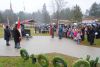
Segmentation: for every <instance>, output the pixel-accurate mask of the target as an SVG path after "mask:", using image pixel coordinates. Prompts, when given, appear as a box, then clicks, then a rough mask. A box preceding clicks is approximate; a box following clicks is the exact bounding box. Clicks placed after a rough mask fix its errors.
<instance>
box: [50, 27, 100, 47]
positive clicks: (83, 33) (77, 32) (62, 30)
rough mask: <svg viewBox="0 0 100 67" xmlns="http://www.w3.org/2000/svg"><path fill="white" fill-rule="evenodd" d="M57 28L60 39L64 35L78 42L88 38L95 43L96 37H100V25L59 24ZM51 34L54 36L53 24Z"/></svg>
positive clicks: (91, 43)
mask: <svg viewBox="0 0 100 67" xmlns="http://www.w3.org/2000/svg"><path fill="white" fill-rule="evenodd" d="M57 29H58V30H57V31H58V36H59V39H62V37H66V38H71V39H73V40H74V41H76V42H77V44H80V43H81V41H84V40H85V39H87V41H88V42H89V43H90V45H95V43H94V39H95V38H96V39H99V38H100V25H96V26H95V25H89V26H88V25H77V26H71V25H69V26H67V25H59V27H58V28H57ZM50 35H51V36H52V38H54V27H53V25H52V26H51V27H50Z"/></svg>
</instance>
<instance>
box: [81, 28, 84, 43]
mask: <svg viewBox="0 0 100 67" xmlns="http://www.w3.org/2000/svg"><path fill="white" fill-rule="evenodd" d="M81 31H82V35H81V38H82V41H84V39H85V28H84V27H82V29H81Z"/></svg>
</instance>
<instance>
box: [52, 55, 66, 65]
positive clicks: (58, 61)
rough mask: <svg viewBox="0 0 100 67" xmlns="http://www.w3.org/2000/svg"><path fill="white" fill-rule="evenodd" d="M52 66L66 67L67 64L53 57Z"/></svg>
mask: <svg viewBox="0 0 100 67" xmlns="http://www.w3.org/2000/svg"><path fill="white" fill-rule="evenodd" d="M53 65H54V67H62V66H60V65H63V67H67V63H66V62H65V61H64V60H63V59H61V58H59V57H55V58H54V59H53Z"/></svg>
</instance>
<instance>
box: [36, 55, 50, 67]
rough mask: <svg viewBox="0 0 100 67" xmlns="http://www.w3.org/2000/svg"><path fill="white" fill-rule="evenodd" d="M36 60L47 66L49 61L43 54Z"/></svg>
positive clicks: (43, 66) (44, 66)
mask: <svg viewBox="0 0 100 67" xmlns="http://www.w3.org/2000/svg"><path fill="white" fill-rule="evenodd" d="M37 60H38V62H39V64H40V65H41V66H42V67H48V66H49V62H48V60H47V58H46V57H45V56H43V55H39V56H38V58H37Z"/></svg>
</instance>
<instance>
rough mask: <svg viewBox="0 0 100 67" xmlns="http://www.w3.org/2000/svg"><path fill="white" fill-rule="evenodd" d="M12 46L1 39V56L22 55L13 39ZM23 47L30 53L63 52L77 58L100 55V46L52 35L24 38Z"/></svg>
mask: <svg viewBox="0 0 100 67" xmlns="http://www.w3.org/2000/svg"><path fill="white" fill-rule="evenodd" d="M10 43H11V46H6V45H5V41H4V39H3V38H1V39H0V56H20V53H19V50H18V49H15V48H14V42H13V40H12V41H10ZM21 47H22V48H25V49H26V50H27V51H28V52H29V54H32V53H33V54H44V53H52V52H56V53H61V54H65V55H69V56H73V57H77V58H81V57H85V56H86V55H91V56H92V57H93V58H95V57H100V48H96V47H88V46H83V45H77V44H76V42H74V41H72V40H70V39H65V38H63V39H62V40H59V39H58V37H55V38H54V39H52V38H51V37H50V36H34V37H33V38H31V39H29V40H26V39H24V40H22V41H21Z"/></svg>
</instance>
